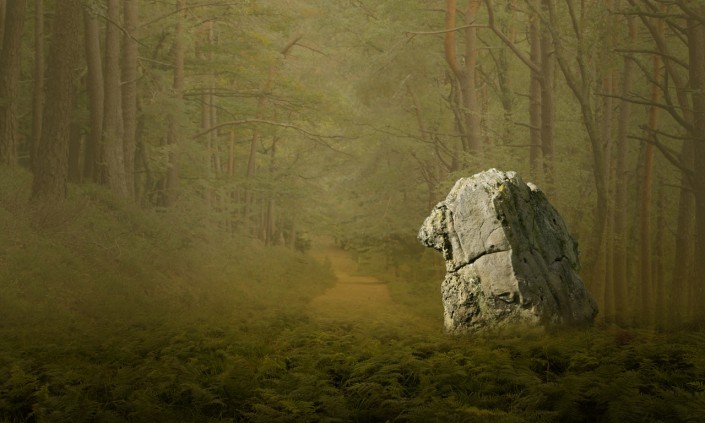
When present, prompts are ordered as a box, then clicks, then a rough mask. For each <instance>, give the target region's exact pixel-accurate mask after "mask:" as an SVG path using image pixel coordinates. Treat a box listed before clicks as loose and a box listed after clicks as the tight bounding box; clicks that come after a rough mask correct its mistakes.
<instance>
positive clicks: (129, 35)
mask: <svg viewBox="0 0 705 423" xmlns="http://www.w3.org/2000/svg"><path fill="white" fill-rule="evenodd" d="M123 18H124V25H123V26H124V30H125V33H124V35H123V46H122V49H123V50H122V117H123V127H124V136H123V154H124V156H125V184H126V186H127V192H128V195H129V196H130V197H131V198H134V196H135V145H136V142H137V139H136V137H137V79H138V75H137V59H138V57H137V56H138V44H137V36H138V32H137V30H138V28H139V1H138V0H123Z"/></svg>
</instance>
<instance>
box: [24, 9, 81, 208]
mask: <svg viewBox="0 0 705 423" xmlns="http://www.w3.org/2000/svg"><path fill="white" fill-rule="evenodd" d="M57 6H58V5H57ZM80 17H81V2H80V1H79V0H65V1H62V2H61V5H60V7H57V10H56V14H55V16H54V24H53V28H54V31H53V33H52V38H51V46H50V51H49V59H48V68H47V73H48V74H50V75H52V77H51V79H50V80H49V81H48V83H47V93H46V103H45V106H44V113H43V118H42V136H41V138H40V143H39V146H38V148H37V157H36V159H37V160H36V172H35V174H34V179H33V181H32V198H33V199H34V200H39V201H50V202H51V201H53V202H56V201H61V200H63V199H65V198H66V190H67V188H66V181H67V178H68V149H69V145H68V143H69V136H70V127H71V112H72V110H73V104H72V100H73V97H74V94H73V93H74V89H75V88H74V79H75V78H74V77H75V73H74V72H75V67H76V62H77V61H78V58H79V53H80V52H79V49H80V43H81V31H80V26H81V22H80Z"/></svg>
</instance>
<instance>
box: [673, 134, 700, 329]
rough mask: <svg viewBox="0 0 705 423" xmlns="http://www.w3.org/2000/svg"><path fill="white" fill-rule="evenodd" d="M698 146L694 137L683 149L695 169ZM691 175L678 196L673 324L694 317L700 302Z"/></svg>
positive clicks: (683, 176)
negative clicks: (695, 283) (696, 296)
mask: <svg viewBox="0 0 705 423" xmlns="http://www.w3.org/2000/svg"><path fill="white" fill-rule="evenodd" d="M694 154H695V152H694V145H693V141H692V140H686V141H685V142H684V143H683V147H682V151H681V163H682V164H683V166H684V167H685V168H687V169H689V170H691V171H692V170H693V169H695V166H694V165H695V163H694V161H693V156H694ZM691 182H692V179H691V178H690V175H689V174H688V173H687V172H685V171H681V188H680V195H679V199H678V226H677V229H676V252H675V257H674V264H673V280H672V282H671V292H672V294H671V298H672V303H671V308H670V311H671V314H670V319H671V322H672V323H673V324H679V323H683V322H684V321H685V320H686V319H689V318H691V317H692V316H691V312H692V310H693V308H694V307H700V306H701V305H700V304H696V303H693V301H692V300H693V298H692V295H691V293H692V292H693V283H692V282H693V255H694V251H693V247H694V244H695V239H694V238H693V232H694V231H695V221H694V220H693V216H694V215H695V202H694V198H693V186H692V183H691Z"/></svg>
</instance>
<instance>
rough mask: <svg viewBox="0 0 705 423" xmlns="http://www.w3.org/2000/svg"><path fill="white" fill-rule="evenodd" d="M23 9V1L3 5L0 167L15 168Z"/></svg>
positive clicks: (0, 72) (0, 54)
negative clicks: (12, 166) (10, 166)
mask: <svg viewBox="0 0 705 423" xmlns="http://www.w3.org/2000/svg"><path fill="white" fill-rule="evenodd" d="M26 9H27V2H26V1H25V0H15V1H11V2H9V4H8V5H7V10H6V13H7V15H6V17H5V25H4V37H3V42H2V46H1V48H2V50H0V164H5V165H15V164H17V149H18V147H19V133H18V130H17V129H18V128H17V102H18V99H19V96H18V94H19V83H20V71H21V64H20V57H21V56H22V55H21V48H22V31H23V29H24V16H25V11H26Z"/></svg>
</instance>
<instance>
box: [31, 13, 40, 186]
mask: <svg viewBox="0 0 705 423" xmlns="http://www.w3.org/2000/svg"><path fill="white" fill-rule="evenodd" d="M33 89H34V97H33V98H32V138H31V140H30V143H29V162H30V168H31V169H32V171H33V172H34V171H35V169H34V158H35V157H36V156H37V146H38V145H39V139H40V138H41V136H42V110H43V108H44V0H35V1H34V87H33Z"/></svg>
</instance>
